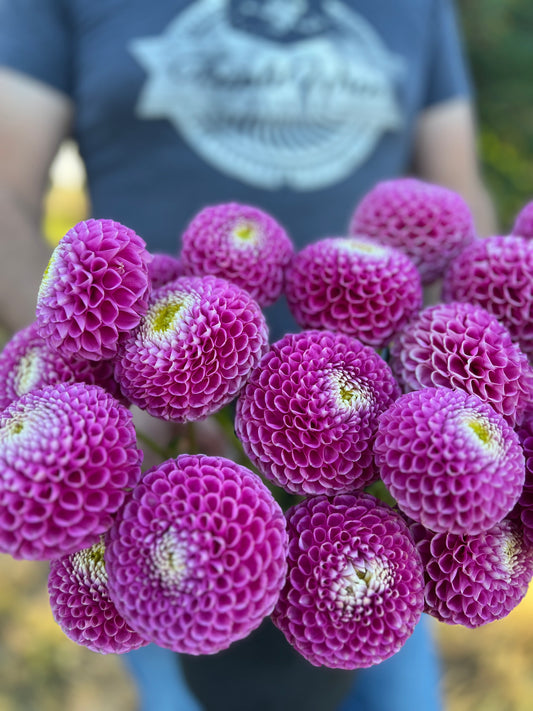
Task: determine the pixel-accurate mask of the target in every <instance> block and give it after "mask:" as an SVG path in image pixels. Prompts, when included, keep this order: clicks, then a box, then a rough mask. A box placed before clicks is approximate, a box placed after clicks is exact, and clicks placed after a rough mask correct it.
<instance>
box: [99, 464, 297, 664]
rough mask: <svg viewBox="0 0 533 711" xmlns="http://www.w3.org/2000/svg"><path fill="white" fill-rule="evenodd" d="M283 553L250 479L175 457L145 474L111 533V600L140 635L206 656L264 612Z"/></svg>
mask: <svg viewBox="0 0 533 711" xmlns="http://www.w3.org/2000/svg"><path fill="white" fill-rule="evenodd" d="M286 547H287V534H286V527H285V519H284V516H283V513H282V511H281V509H280V507H279V505H278V504H277V503H276V501H275V500H274V498H273V497H272V494H271V493H270V492H269V491H268V489H267V488H266V486H265V485H264V484H263V483H262V482H261V480H260V479H259V477H258V476H257V475H255V474H253V473H252V472H251V471H249V470H248V469H246V468H245V467H242V466H240V465H238V464H235V463H234V462H231V461H230V460H228V459H223V458H222V457H207V456H205V455H188V454H183V455H180V456H179V457H178V458H177V459H175V460H168V461H166V462H163V464H161V465H159V466H157V467H154V468H153V469H151V470H149V471H148V472H147V473H146V474H145V475H144V477H143V479H142V481H141V482H140V483H139V484H138V486H137V487H136V488H135V489H134V491H133V493H132V496H131V498H130V499H128V501H127V503H126V504H125V506H124V507H123V508H122V510H121V512H120V513H119V515H118V517H117V519H116V521H115V523H114V525H113V527H112V528H111V529H110V531H109V533H108V536H107V550H106V556H105V558H106V569H107V573H108V578H109V582H108V585H109V591H110V595H111V598H112V599H113V600H114V601H115V604H116V606H117V608H118V609H119V611H120V612H121V614H122V615H123V616H124V618H125V619H126V620H127V621H128V623H129V624H130V625H131V626H132V627H133V628H134V629H135V630H137V632H138V633H139V634H140V635H141V636H142V637H144V638H145V639H148V640H150V641H151V642H155V643H156V644H158V645H160V646H161V647H165V648H168V649H172V650H174V651H175V652H183V653H185V654H194V655H198V654H214V653H215V652H218V651H220V650H222V649H226V648H227V647H228V646H229V645H230V644H231V643H232V642H235V641H236V640H238V639H242V638H244V637H246V636H247V635H248V634H249V633H250V632H251V631H252V630H254V629H255V628H256V627H258V626H259V625H260V623H261V621H262V620H263V618H264V617H266V616H267V615H269V614H270V613H271V612H272V610H273V608H274V605H275V604H276V601H277V599H278V596H279V592H280V590H281V587H282V585H283V582H284V579H285V574H286V569H287V563H286V553H287V551H286Z"/></svg>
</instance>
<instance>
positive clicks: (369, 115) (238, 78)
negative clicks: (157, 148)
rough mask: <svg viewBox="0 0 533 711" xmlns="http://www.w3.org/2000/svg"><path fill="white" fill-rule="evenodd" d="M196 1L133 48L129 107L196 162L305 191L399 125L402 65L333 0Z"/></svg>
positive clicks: (337, 176) (335, 177)
mask: <svg viewBox="0 0 533 711" xmlns="http://www.w3.org/2000/svg"><path fill="white" fill-rule="evenodd" d="M315 6H316V2H315V3H314V4H312V3H311V2H310V1H309V0H240V1H239V2H235V1H234V2H230V0H198V1H197V2H195V3H192V4H191V5H190V6H188V7H187V9H185V10H184V11H182V12H181V13H180V14H179V15H178V16H177V17H176V18H175V19H174V20H173V21H172V22H171V23H170V24H169V25H168V27H167V28H166V29H165V31H164V32H163V34H162V35H160V36H157V37H145V38H140V39H136V40H133V41H132V43H131V47H130V49H131V51H132V53H133V55H134V57H135V58H136V59H137V61H138V62H139V63H140V64H141V66H142V67H143V68H144V69H145V70H146V72H147V75H148V76H147V80H146V83H145V85H144V86H143V88H142V90H141V94H140V96H139V100H138V104H137V107H136V111H137V115H138V116H139V117H141V118H143V119H161V118H163V119H168V120H169V121H170V122H171V123H172V124H173V125H174V126H175V128H176V130H177V131H178V132H179V134H180V135H181V136H182V137H183V139H184V140H185V141H186V142H187V143H188V145H189V146H190V147H191V148H192V149H193V150H195V151H196V152H197V154H199V155H200V156H201V157H202V158H203V159H204V160H205V161H206V162H207V163H209V164H210V165H212V166H214V167H216V168H217V169H218V170H220V171H222V172H223V173H224V174H226V175H229V176H232V177H233V178H237V179H239V180H241V181H242V182H244V183H247V184H250V185H253V186H256V187H261V188H265V189H272V190H274V189H277V188H281V187H283V186H289V187H291V188H293V189H295V190H302V191H304V190H316V189H319V188H325V187H328V186H330V185H333V184H335V183H336V182H339V181H340V180H342V179H344V178H346V177H348V176H349V175H350V174H351V173H353V172H354V171H355V170H356V169H357V168H358V167H359V166H360V165H361V164H362V163H363V162H364V161H365V160H366V159H367V158H368V156H369V155H370V154H371V153H372V151H373V150H374V148H375V146H376V144H377V143H378V141H379V140H380V138H381V137H382V135H383V133H384V132H386V131H393V130H397V129H398V128H399V127H400V126H401V124H402V116H401V112H400V108H399V105H398V101H397V99H396V96H395V82H396V80H397V78H398V76H399V75H400V74H401V72H402V70H403V62H402V59H401V58H399V57H398V56H395V55H393V54H391V53H390V52H389V51H388V50H387V48H386V47H385V46H384V45H383V43H382V41H381V39H380V37H379V36H378V35H377V34H376V32H375V31H374V29H373V28H372V27H371V26H370V25H369V24H368V22H367V21H366V20H364V19H363V18H362V17H361V16H359V15H358V14H357V13H355V12H354V11H353V10H352V9H350V8H348V7H347V6H346V5H345V4H344V3H343V2H340V1H339V0H324V1H323V2H322V3H319V7H318V9H317V8H316V7H315Z"/></svg>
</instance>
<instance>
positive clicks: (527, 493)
mask: <svg viewBox="0 0 533 711" xmlns="http://www.w3.org/2000/svg"><path fill="white" fill-rule="evenodd" d="M516 433H517V435H518V438H519V440H520V444H521V445H522V451H523V452H524V457H525V460H526V478H525V482H524V488H523V489H522V493H521V494H520V499H519V500H518V503H517V505H516V506H515V508H514V510H513V512H512V514H511V515H510V518H513V520H518V521H520V524H521V526H522V528H523V531H524V538H525V540H526V541H527V542H528V543H529V544H530V545H532V546H533V407H532V408H530V409H529V410H528V411H527V412H526V414H525V416H524V419H523V422H522V423H521V425H520V426H519V427H517V428H516Z"/></svg>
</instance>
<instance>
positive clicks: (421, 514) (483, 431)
mask: <svg viewBox="0 0 533 711" xmlns="http://www.w3.org/2000/svg"><path fill="white" fill-rule="evenodd" d="M374 453H375V456H376V462H377V464H378V467H379V469H380V473H381V478H382V479H383V482H384V484H385V486H387V488H388V489H389V491H390V493H391V494H392V496H393V497H394V498H395V499H396V501H397V503H398V506H399V507H400V509H401V510H402V511H403V512H404V513H405V514H407V515H408V516H409V517H410V518H412V519H414V520H415V521H418V522H420V523H422V524H423V525H424V526H426V527H427V528H430V529H431V530H433V531H440V532H442V533H446V532H447V531H449V532H450V533H456V534H461V533H472V534H476V533H480V532H481V531H487V530H488V529H489V528H492V526H494V525H495V524H496V523H498V522H499V521H501V520H502V519H503V518H504V516H506V514H508V513H509V511H510V510H511V509H512V508H513V506H514V505H515V504H516V502H517V501H518V498H519V496H520V492H521V491H522V487H523V485H524V477H525V464H524V455H523V453H522V449H521V447H520V442H519V440H518V436H517V434H516V433H515V432H514V431H513V429H512V428H511V426H510V425H508V424H507V423H506V422H505V420H504V419H503V417H501V415H499V414H498V413H496V412H494V410H493V409H492V408H491V407H490V406H489V405H487V404H486V403H484V402H482V401H481V400H480V399H479V398H478V397H476V396H475V395H468V394H467V393H465V392H462V391H460V390H448V389H446V388H427V389H424V390H418V391H416V392H412V393H407V395H402V396H401V397H400V398H399V399H398V400H396V402H395V403H394V404H393V405H392V406H391V407H390V408H389V409H388V410H387V411H386V412H385V413H384V414H383V415H382V416H381V417H380V420H379V428H378V433H377V436H376V442H375V446H374Z"/></svg>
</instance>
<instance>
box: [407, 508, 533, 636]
mask: <svg viewBox="0 0 533 711" xmlns="http://www.w3.org/2000/svg"><path fill="white" fill-rule="evenodd" d="M410 531H411V534H412V535H413V538H414V540H415V542H416V546H417V549H418V552H419V553H420V556H421V558H422V563H423V565H424V571H425V574H424V577H425V591H424V597H425V610H424V611H425V612H427V613H429V614H430V615H432V616H433V617H436V618H437V619H438V620H440V621H441V622H447V623H448V624H452V625H464V626H465V627H480V626H481V625H484V624H487V623H488V622H494V621H495V620H500V619H502V617H505V616H506V615H508V614H509V612H510V611H511V610H512V609H513V608H514V607H516V605H518V603H519V602H520V600H521V599H522V598H523V597H524V595H525V594H526V591H527V588H528V585H529V582H530V580H531V577H532V576H533V548H532V546H531V544H530V543H527V542H526V541H525V540H524V537H523V535H522V531H521V529H520V527H519V526H518V525H517V524H516V523H515V522H513V521H509V520H508V519H504V520H503V521H502V522H501V523H498V524H496V526H494V527H493V528H491V529H490V530H489V531H485V532H484V533H478V534H466V535H454V534H453V533H433V532H431V531H428V530H427V529H425V528H424V527H423V526H422V525H421V524H418V523H417V524H414V523H413V524H411V526H410Z"/></svg>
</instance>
